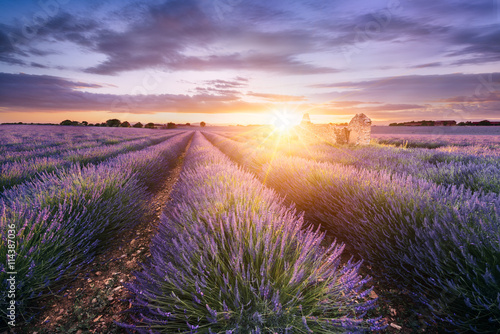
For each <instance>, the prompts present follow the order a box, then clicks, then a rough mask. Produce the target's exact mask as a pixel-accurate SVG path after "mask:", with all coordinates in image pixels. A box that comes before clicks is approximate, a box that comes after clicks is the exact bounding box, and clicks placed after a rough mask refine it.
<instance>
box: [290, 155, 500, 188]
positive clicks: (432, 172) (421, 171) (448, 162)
mask: <svg viewBox="0 0 500 334" xmlns="http://www.w3.org/2000/svg"><path fill="white" fill-rule="evenodd" d="M292 155H296V156H301V157H304V158H309V159H314V160H316V161H325V162H333V163H342V164H344V165H349V166H354V167H356V168H366V169H372V170H386V171H389V172H391V173H398V174H410V175H413V176H414V177H418V178H422V179H425V180H429V181H432V182H434V183H437V184H443V185H456V186H461V185H463V186H465V187H467V188H469V189H471V190H473V191H484V192H495V193H500V157H494V156H478V155H475V154H466V153H463V152H460V153H458V152H453V153H449V152H440V151H435V150H429V149H397V148H387V147H377V146H368V147H359V148H338V147H332V146H328V145H317V146H314V147H313V148H309V149H308V150H307V151H306V150H298V151H294V152H292Z"/></svg>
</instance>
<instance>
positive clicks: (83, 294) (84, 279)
mask: <svg viewBox="0 0 500 334" xmlns="http://www.w3.org/2000/svg"><path fill="white" fill-rule="evenodd" d="M191 140H192V139H191ZM191 140H190V141H189V143H188V145H187V147H186V150H185V151H184V152H183V154H182V155H181V156H180V157H179V158H178V160H177V162H176V163H175V165H174V167H173V168H172V169H171V170H170V172H169V173H168V174H167V177H166V178H165V181H164V182H163V183H160V184H158V185H157V186H156V187H155V189H151V191H152V194H153V195H152V198H151V201H150V202H149V204H150V209H151V211H150V213H149V214H148V215H147V216H146V217H144V219H143V220H142V221H141V222H140V223H139V224H138V225H137V226H136V227H135V228H134V229H132V230H130V231H128V232H126V233H125V234H124V235H122V236H121V238H120V241H119V242H118V243H116V245H115V246H113V247H112V248H111V249H110V250H109V251H107V252H106V253H104V254H102V255H99V256H98V257H97V258H96V259H95V260H94V262H93V263H92V264H91V268H90V269H89V270H88V271H87V272H85V273H80V274H79V275H78V276H77V278H76V280H74V281H72V282H71V284H70V286H69V287H68V288H67V289H65V290H63V291H62V292H61V293H59V294H58V295H57V296H51V297H48V298H46V299H44V300H41V302H40V306H41V307H42V306H43V307H44V309H43V310H42V311H41V312H40V314H39V315H38V316H37V318H36V319H35V320H34V321H33V322H31V323H30V324H26V325H24V326H22V327H20V328H16V329H15V330H14V331H13V333H30V334H31V333H34V334H49V333H51V334H52V333H68V334H71V333H75V334H83V333H126V330H125V329H123V328H121V327H119V326H118V325H117V324H116V323H115V322H123V323H131V322H132V320H131V319H130V315H129V314H128V313H127V312H126V311H127V310H128V309H130V308H131V306H132V305H131V304H130V302H129V299H130V298H131V296H130V294H129V292H128V290H127V288H126V287H125V286H126V284H127V283H129V282H131V281H132V280H134V279H135V276H134V274H133V273H134V272H135V271H140V270H141V269H142V267H141V263H143V262H145V261H146V260H147V258H148V257H150V256H151V254H150V252H149V244H150V241H151V238H152V237H153V236H154V235H155V233H156V228H157V225H158V223H159V221H160V215H161V213H162V211H163V209H164V208H165V206H166V205H167V203H168V202H169V201H170V193H171V191H172V189H173V187H174V185H175V183H176V182H177V180H178V178H179V175H180V173H181V171H182V167H183V162H184V157H185V155H186V152H187V150H188V149H189V147H190V145H191ZM2 334H3V333H2Z"/></svg>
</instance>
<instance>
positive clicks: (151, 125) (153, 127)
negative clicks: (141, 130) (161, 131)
mask: <svg viewBox="0 0 500 334" xmlns="http://www.w3.org/2000/svg"><path fill="white" fill-rule="evenodd" d="M144 127H145V128H146V129H156V128H155V123H148V124H146V125H144Z"/></svg>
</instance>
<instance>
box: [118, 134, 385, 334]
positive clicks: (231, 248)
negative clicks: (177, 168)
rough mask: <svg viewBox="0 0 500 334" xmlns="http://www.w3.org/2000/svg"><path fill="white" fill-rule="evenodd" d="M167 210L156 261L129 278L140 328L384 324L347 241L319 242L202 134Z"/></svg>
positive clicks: (237, 329) (155, 243) (275, 329)
mask: <svg viewBox="0 0 500 334" xmlns="http://www.w3.org/2000/svg"><path fill="white" fill-rule="evenodd" d="M172 198H173V202H171V206H170V208H169V209H168V210H167V211H165V213H164V215H163V216H162V217H161V222H160V225H159V228H158V234H157V235H156V236H155V237H154V238H153V240H152V244H151V255H152V256H151V260H150V261H149V262H148V263H146V264H145V265H144V266H143V267H144V269H143V271H142V272H140V273H137V274H136V276H137V279H136V280H135V281H134V282H133V283H132V284H131V285H130V286H129V289H130V290H131V291H132V292H133V293H134V294H135V300H134V305H135V310H136V311H137V312H138V313H139V315H138V318H137V319H136V321H137V322H136V323H135V324H134V325H126V324H122V325H123V326H124V327H127V328H129V329H135V330H137V331H138V332H140V333H174V332H179V333H181V332H182V333H235V334H236V333H271V332H272V333H296V332H297V333H299V332H300V333H301V332H307V333H309V332H311V333H312V332H314V333H319V332H325V333H331V332H337V331H339V332H340V331H347V330H352V331H357V332H360V331H362V330H363V329H367V328H371V329H377V328H378V326H379V321H378V320H376V319H369V320H366V319H365V320H363V319H362V316H363V315H364V313H365V312H366V310H367V309H370V308H371V307H372V304H373V302H374V301H373V300H371V301H370V302H366V300H365V298H364V297H365V296H366V295H367V294H368V293H369V292H370V290H364V291H363V285H364V283H365V282H366V280H367V279H366V278H365V279H363V278H362V277H361V276H360V274H359V273H358V268H359V263H352V262H348V263H347V264H345V265H342V264H341V263H340V254H341V252H342V249H343V245H339V244H336V243H334V244H332V245H330V246H328V247H322V246H321V243H322V241H323V237H324V235H323V234H321V233H318V232H317V231H315V230H313V229H312V227H309V228H305V226H304V221H303V218H302V217H301V216H299V215H297V214H296V212H295V210H294V209H293V208H291V207H285V206H284V204H283V200H282V199H280V198H279V197H277V195H276V194H275V193H274V192H273V191H271V190H269V189H267V188H265V187H263V186H262V184H261V183H260V182H258V181H257V180H256V179H255V178H254V177H253V176H252V175H250V174H249V173H247V172H245V171H243V170H242V169H240V168H238V167H237V166H236V165H235V164H234V163H231V162H230V161H229V159H228V158H227V157H226V156H224V155H223V154H222V153H221V152H220V151H219V150H217V149H216V148H214V147H213V146H212V145H211V144H210V143H208V142H207V141H206V139H204V138H203V137H202V136H201V135H200V134H199V133H198V134H197V135H196V136H195V138H194V140H193V143H192V147H191V148H190V150H189V152H188V154H187V156H186V160H185V168H184V171H183V173H182V174H181V177H180V180H179V182H178V183H177V184H176V187H175V189H174V192H173V194H172Z"/></svg>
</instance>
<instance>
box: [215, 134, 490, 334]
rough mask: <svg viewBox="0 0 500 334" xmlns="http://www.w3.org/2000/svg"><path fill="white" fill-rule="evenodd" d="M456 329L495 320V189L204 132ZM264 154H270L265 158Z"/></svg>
mask: <svg viewBox="0 0 500 334" xmlns="http://www.w3.org/2000/svg"><path fill="white" fill-rule="evenodd" d="M207 136H208V138H210V139H211V140H212V142H214V143H216V144H217V145H218V147H220V148H221V149H222V150H223V151H224V152H226V153H227V154H229V155H230V156H231V157H233V158H235V159H239V161H241V162H242V163H243V164H244V165H245V166H248V168H250V169H251V170H254V171H256V173H258V175H259V177H260V178H261V179H262V180H265V182H266V184H269V185H270V186H272V187H273V188H274V189H276V190H277V191H278V192H279V193H281V194H283V195H286V196H287V197H288V198H289V199H291V200H293V201H294V202H295V203H296V204H297V205H298V207H299V208H301V209H304V210H306V215H307V217H308V218H309V219H311V220H313V221H316V222H317V223H321V224H323V225H324V226H325V227H327V228H328V229H329V230H330V231H331V232H332V233H333V234H334V235H337V236H339V237H342V238H343V239H345V240H346V241H347V242H348V243H349V245H350V246H352V247H353V248H354V249H355V250H356V251H357V252H358V254H360V256H361V257H362V258H363V259H364V260H366V261H367V262H368V263H370V264H371V265H372V267H373V268H378V270H375V271H374V274H375V275H377V276H378V279H382V280H386V281H387V282H388V283H390V284H396V285H397V286H399V287H402V288H404V289H407V290H409V291H410V292H412V293H413V294H414V296H415V298H416V299H417V300H418V301H420V302H423V303H425V304H426V305H428V306H429V307H430V308H431V310H432V311H433V312H434V314H435V316H436V319H441V320H444V321H446V322H447V323H449V324H451V325H453V326H454V328H455V329H456V330H457V331H475V332H482V333H491V332H494V331H495V330H496V329H498V327H499V326H500V288H499V282H500V263H499V262H498V261H499V259H500V246H499V241H500V230H499V228H500V226H499V225H500V224H499V221H500V219H499V216H498V213H499V212H500V196H499V195H498V194H494V193H489V194H484V193H481V192H471V191H470V190H467V189H464V188H463V187H458V188H457V187H454V186H440V185H436V184H435V183H432V182H427V181H425V180H422V179H413V178H412V177H410V176H407V175H404V174H403V175H394V174H389V173H387V172H383V171H382V172H380V171H370V170H366V169H358V168H354V167H347V166H344V165H340V164H331V163H319V162H315V161H311V160H306V159H301V158H290V157H284V156H281V155H279V154H275V155H274V156H273V160H271V159H270V158H269V155H268V154H262V153H259V151H257V150H253V151H250V150H249V148H245V147H244V145H241V144H238V143H236V142H234V141H230V140H227V139H223V138H221V137H218V136H216V135H213V134H211V135H208V134H207ZM270 161H271V162H270Z"/></svg>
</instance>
